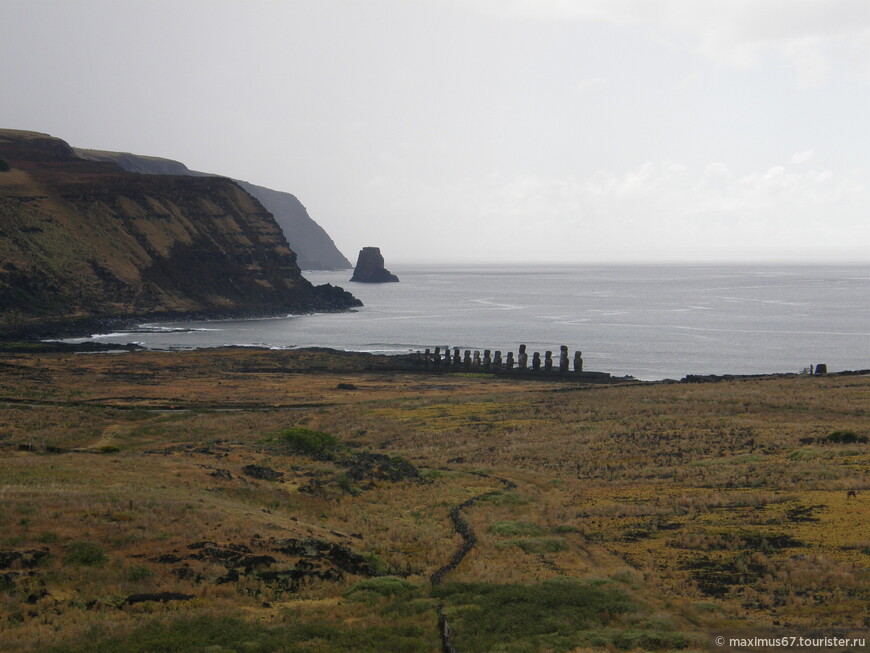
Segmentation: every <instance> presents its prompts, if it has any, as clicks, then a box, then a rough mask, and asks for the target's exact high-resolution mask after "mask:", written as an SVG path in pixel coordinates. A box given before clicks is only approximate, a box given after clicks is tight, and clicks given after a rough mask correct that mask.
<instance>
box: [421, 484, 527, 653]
mask: <svg viewBox="0 0 870 653" xmlns="http://www.w3.org/2000/svg"><path fill="white" fill-rule="evenodd" d="M470 473H472V474H474V475H476V476H482V477H484V478H493V479H495V480H497V481H500V482H501V484H502V485H504V489H506V490H513V489H515V488H516V487H517V484H516V483H514V482H513V481H510V480H508V479H506V478H500V477H498V476H490V475H489V474H484V473H483V472H470ZM498 492H500V490H490V491H489V492H484V493H483V494H478V495H476V496H473V497H471V498H470V499H466V500H465V501H463V502H462V503H460V504H459V505H456V506H453V508H451V509H450V521H452V522H453V530H454V531H456V532H457V533H459V536H460V537H461V538H462V544H460V545H459V548H458V549H456V551H455V552H454V554H453V557H452V558H450V562H448V563H447V564H446V565H444V566H443V567H441V568H440V569H438V570H437V571H436V572H435V573H433V574H432V576H430V577H429V582H430V583H432V587H437V586H438V585H440V584H441V581H442V580H444V576H445V574H448V573H450V572H451V571H453V570H454V569H456V568H457V567H458V566H459V563H460V562H462V560H463V558H465V556H466V555H468V553H469V551H471V549H473V548H474V545H475V544H476V543H477V536H476V535H475V534H474V531H473V530H471V527H470V526H469V525H468V522H467V521H465V520H464V519H463V518H462V511H463V510H465V509H466V508H468V507H469V506H471V505H474V504H475V503H477V502H478V501H481V500H483V499H486V498H487V497H491V496H493V495H495V494H497V493H498ZM438 632H439V635H440V637H441V652H442V653H458V651H457V650H456V647H455V646H453V642H452V641H451V630H450V624H448V623H447V618H446V617H445V616H444V603H443V602H441V603H440V604H439V605H438Z"/></svg>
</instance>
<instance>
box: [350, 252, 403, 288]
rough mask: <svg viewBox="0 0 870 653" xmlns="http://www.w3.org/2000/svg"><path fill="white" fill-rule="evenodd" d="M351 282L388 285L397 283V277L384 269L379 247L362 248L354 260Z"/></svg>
mask: <svg viewBox="0 0 870 653" xmlns="http://www.w3.org/2000/svg"><path fill="white" fill-rule="evenodd" d="M350 280H351V281H359V282H360V283H389V282H391V281H398V280H399V277H397V276H396V275H395V274H392V273H391V272H390V271H389V270H387V269H386V268H385V267H384V257H383V256H381V249H380V248H379V247H363V248H362V249H361V250H360V251H359V256H358V257H357V259H356V267H355V268H354V269H353V276H352V277H351V278H350Z"/></svg>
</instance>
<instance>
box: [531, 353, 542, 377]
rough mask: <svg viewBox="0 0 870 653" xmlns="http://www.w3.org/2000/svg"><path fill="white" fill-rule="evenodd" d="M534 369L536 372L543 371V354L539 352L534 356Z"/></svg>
mask: <svg viewBox="0 0 870 653" xmlns="http://www.w3.org/2000/svg"><path fill="white" fill-rule="evenodd" d="M532 369H533V370H535V371H536V372H537V371H538V370H539V369H541V352H539V351H536V352H535V353H534V354H532Z"/></svg>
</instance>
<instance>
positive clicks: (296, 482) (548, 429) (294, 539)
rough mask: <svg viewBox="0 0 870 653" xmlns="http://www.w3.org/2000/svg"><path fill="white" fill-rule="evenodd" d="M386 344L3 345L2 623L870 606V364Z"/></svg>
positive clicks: (588, 621) (699, 627) (187, 634)
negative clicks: (446, 366) (535, 355)
mask: <svg viewBox="0 0 870 653" xmlns="http://www.w3.org/2000/svg"><path fill="white" fill-rule="evenodd" d="M367 368H369V369H367ZM372 368H374V369H372ZM387 368H388V365H387V364H385V363H384V362H383V360H381V359H378V360H372V359H365V358H360V357H354V356H347V355H343V356H340V355H338V354H333V353H329V352H325V351H300V352H265V351H255V350H239V349H226V350H223V349H222V350H211V351H197V352H175V353H166V352H128V353H122V354H50V353H44V354H40V353H8V352H7V353H3V354H0V405H2V410H0V448H2V454H3V464H2V466H0V494H2V501H0V650H2V651H4V652H5V651H55V652H58V653H59V652H61V651H64V652H73V651H76V652H78V651H81V652H84V651H88V652H90V651H106V652H108V651H142V652H145V651H148V652H151V651H208V652H210V653H220V652H222V651H223V652H228V651H236V652H243V651H250V652H264V653H265V652H267V651H425V652H430V651H431V652H436V651H440V650H441V642H440V640H439V625H438V624H439V615H441V617H442V619H443V620H446V623H447V625H448V626H447V628H448V630H449V632H450V639H451V641H452V643H453V644H454V645H455V646H456V648H457V650H459V651H462V653H468V652H475V651H481V652H482V651H516V652H520V651H522V652H525V651H586V650H595V651H603V650H607V651H615V650H707V646H708V641H709V638H710V635H711V634H714V633H716V632H718V631H723V630H727V629H737V628H757V629H762V628H766V629H769V628H779V629H791V630H795V629H811V628H833V627H839V628H856V629H858V630H863V632H864V633H866V631H867V630H868V628H870V611H868V605H870V602H868V599H870V571H868V562H870V527H868V515H870V510H868V502H870V477H868V469H870V466H868V464H870V444H868V438H870V415H868V407H870V378H868V377H865V376H829V377H810V376H791V377H779V378H774V377H771V378H762V379H748V380H735V381H728V382H720V383H703V384H634V385H615V386H578V385H576V383H573V384H572V383H569V382H559V381H542V380H536V381H527V380H518V379H510V378H486V377H475V376H468V375H453V376H451V375H442V376H435V375H424V374H415V373H410V372H400V371H391V370H389V369H387ZM849 491H854V496H850V494H849ZM475 498H476V499H475ZM464 502H469V503H467V505H466V507H464V508H462V509H461V510H460V511H458V514H460V515H461V518H462V519H463V520H464V523H465V524H467V526H468V529H469V531H470V533H471V534H472V536H473V542H472V545H471V546H470V548H469V550H468V553H467V555H465V557H464V558H462V559H461V560H460V561H459V562H458V565H457V566H456V568H455V569H450V570H448V571H447V572H446V573H444V575H443V578H440V579H438V580H437V581H436V582H435V583H434V584H433V582H432V575H433V573H434V572H436V570H438V569H441V568H442V567H444V566H445V565H447V564H448V563H449V562H450V561H451V559H452V558H453V557H454V556H455V553H456V551H457V549H459V548H460V547H461V546H462V545H463V542H466V541H467V538H466V537H463V536H462V535H460V534H459V533H457V532H456V531H455V530H454V522H453V521H451V517H450V514H451V510H453V509H454V507H455V506H458V505H460V504H463V503H464Z"/></svg>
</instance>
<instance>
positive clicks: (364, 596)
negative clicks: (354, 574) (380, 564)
mask: <svg viewBox="0 0 870 653" xmlns="http://www.w3.org/2000/svg"><path fill="white" fill-rule="evenodd" d="M419 595H420V586H419V585H415V584H414V583H411V582H409V581H407V580H405V579H404V578H399V577H398V576H381V577H379V578H368V579H366V580H361V581H359V582H358V583H354V584H353V585H351V586H350V588H349V589H348V590H347V591H346V592H345V593H344V596H345V597H346V598H348V599H350V600H351V601H359V602H367V601H369V600H370V599H372V598H386V597H402V598H408V597H412V596H415V597H416V596H419Z"/></svg>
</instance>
